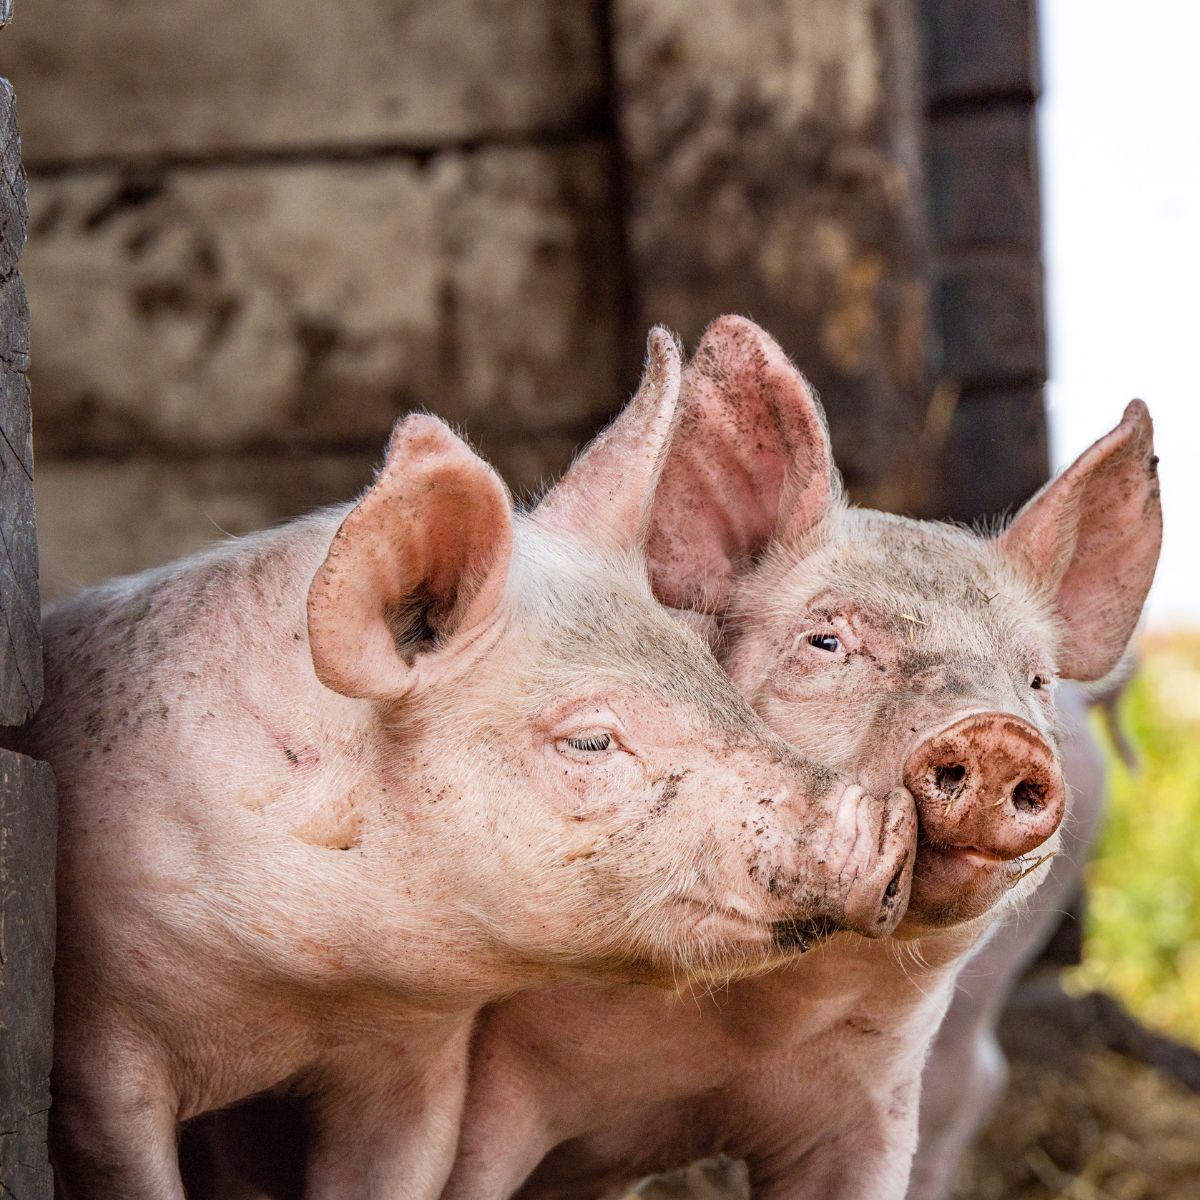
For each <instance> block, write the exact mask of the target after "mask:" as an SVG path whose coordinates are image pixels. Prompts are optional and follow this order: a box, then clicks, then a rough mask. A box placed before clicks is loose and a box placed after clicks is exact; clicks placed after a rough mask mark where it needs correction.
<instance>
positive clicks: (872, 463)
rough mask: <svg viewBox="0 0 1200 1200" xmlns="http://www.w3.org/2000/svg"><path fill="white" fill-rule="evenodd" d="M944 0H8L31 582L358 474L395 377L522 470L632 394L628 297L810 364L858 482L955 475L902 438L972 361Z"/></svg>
mask: <svg viewBox="0 0 1200 1200" xmlns="http://www.w3.org/2000/svg"><path fill="white" fill-rule="evenodd" d="M932 2H933V0H791V2H790V3H773V4H761V3H757V2H756V0H692V2H689V3H684V2H683V0H578V2H573V3H566V4H565V3H560V2H558V0H488V2H485V0H407V2H404V3H401V2H400V0H354V2H353V3H350V4H344V5H336V6H335V5H328V4H325V3H318V2H317V0H288V2H287V3H284V2H283V0H264V2H262V3H258V4H254V5H246V4H240V3H235V2H234V0H188V3H186V4H176V5H166V4H163V3H161V0H58V2H57V3H55V4H54V5H47V6H43V7H40V8H38V9H36V10H34V11H32V12H31V13H29V14H27V15H26V18H25V19H24V20H23V21H22V22H20V23H19V24H18V26H17V27H15V28H14V29H13V30H12V31H11V33H10V34H9V35H7V36H8V39H9V40H8V42H7V44H6V45H4V44H0V62H2V64H3V66H4V68H5V69H6V70H8V71H9V72H10V73H11V75H12V77H13V78H14V80H15V81H16V83H17V86H18V87H19V88H20V90H21V94H22V101H23V111H24V126H25V137H26V162H27V165H28V167H29V171H30V176H31V181H32V185H31V231H32V234H31V239H30V246H29V250H28V252H27V256H26V264H25V273H26V278H27V281H28V287H29V294H30V301H31V305H32V308H33V315H34V330H35V353H34V357H33V366H32V377H33V380H34V387H35V395H36V397H37V408H36V419H37V444H38V453H39V464H40V470H39V481H38V489H39V501H40V505H41V522H42V579H43V587H44V590H45V592H46V593H47V594H49V595H54V594H57V593H60V592H61V591H63V590H65V589H67V588H69V587H71V586H73V585H75V584H78V583H87V582H91V581H93V580H96V579H99V578H102V577H104V576H107V575H109V574H112V573H114V572H119V571H128V570H133V569H137V568H139V567H142V566H145V565H148V564H151V563H155V562H159V561H162V560H163V559H166V558H168V557H171V556H173V555H175V554H178V553H182V552H184V551H187V550H189V549H192V548H194V547H197V546H200V545H203V544H205V543H206V542H208V541H211V540H212V539H213V538H215V537H220V536H221V532H222V531H227V532H230V533H240V532H243V531H246V530H249V529H253V528H257V527H260V526H262V525H265V524H268V523H271V522H273V521H276V520H279V519H281V518H284V517H287V516H290V515H292V514H293V513H296V512H299V511H302V510H303V509H305V508H308V507H311V506H313V505H316V504H321V503H324V502H327V501H329V500H332V499H335V498H342V497H346V496H348V495H350V494H353V492H354V491H355V490H356V489H357V488H358V487H359V486H361V485H362V484H363V483H364V482H365V481H366V479H367V478H368V477H369V471H370V468H371V465H372V464H373V463H374V461H375V460H376V457H377V455H378V453H379V451H380V448H381V447H382V445H383V442H384V439H385V437H386V434H387V430H388V428H389V426H390V424H391V422H392V420H393V419H394V418H395V417H396V416H397V415H399V414H400V413H402V412H403V411H405V410H407V409H409V408H412V407H419V408H428V409H432V410H433V411H436V412H439V413H442V414H443V415H445V416H447V417H449V418H451V419H452V420H455V421H458V422H461V423H462V424H463V425H464V426H465V428H466V430H467V431H468V433H469V434H470V435H471V436H472V437H473V439H474V440H475V441H476V443H477V444H478V445H480V447H481V448H482V450H483V451H484V453H486V454H487V455H489V456H490V457H491V458H492V459H493V460H494V461H495V462H496V463H497V464H498V465H499V467H500V468H501V470H502V471H503V472H504V473H505V475H506V476H507V477H508V479H509V480H510V482H511V483H512V484H513V485H514V487H515V488H517V489H519V490H524V489H528V488H532V487H535V486H536V485H537V483H538V481H539V480H540V479H542V478H544V477H545V476H547V475H550V474H553V473H555V472H556V471H558V470H559V469H561V468H562V466H563V465H565V463H566V462H567V461H568V460H569V456H570V453H571V450H572V448H573V447H574V446H575V445H576V444H577V443H578V442H579V441H580V440H582V439H583V438H585V437H586V436H587V435H588V434H589V433H590V432H592V431H593V430H594V429H595V428H596V427H597V426H598V425H599V424H601V423H602V422H603V421H604V420H605V419H606V418H607V417H608V416H609V415H610V414H611V413H612V412H613V411H615V409H616V408H617V407H618V406H619V404H620V403H621V401H622V400H623V399H624V398H625V397H626V396H627V395H628V394H629V391H630V389H631V388H632V386H633V385H634V383H635V380H636V373H637V367H638V364H639V362H640V357H641V349H642V339H643V338H644V335H645V330H646V328H647V327H648V326H649V325H650V324H651V323H653V322H655V321H663V322H666V323H667V324H669V325H671V326H672V327H674V328H675V329H677V330H678V331H679V332H680V333H681V334H682V335H683V337H684V339H685V341H686V342H688V343H689V344H692V343H694V341H695V339H696V337H697V336H698V334H699V332H700V331H701V329H702V328H703V326H704V324H705V323H706V322H707V321H708V320H710V319H711V318H712V317H714V316H716V315H718V314H719V313H720V312H723V311H731V310H732V311H741V312H745V313H748V314H749V315H751V316H753V317H755V318H756V319H758V320H759V321H761V322H762V323H763V324H764V325H765V326H766V327H767V328H769V329H770V330H771V331H772V332H773V333H774V334H775V335H776V336H777V337H778V338H779V339H780V340H781V341H782V343H783V344H784V346H785V348H786V349H787V350H788V351H789V352H790V353H791V354H792V355H793V356H794V357H795V359H796V361H797V362H798V363H799V364H800V366H801V367H802V368H803V369H804V371H805V372H806V373H807V374H808V375H809V376H810V377H811V378H812V380H813V381H814V383H815V384H816V385H817V387H818V389H819V391H820V392H821V394H822V396H823V398H824V400H825V402H826V405H827V407H828V409H829V413H830V418H831V423H832V427H833V434H834V440H835V448H836V451H837V454H838V457H839V461H840V463H841V464H842V466H843V469H844V470H845V472H846V475H847V478H848V481H849V483H850V486H851V491H852V494H853V495H855V496H856V497H857V498H859V499H862V500H865V501H869V502H872V503H876V504H880V505H882V506H884V507H889V508H894V509H901V510H909V511H937V510H939V508H940V509H943V510H944V509H946V508H947V507H948V506H950V504H951V501H952V497H948V496H947V494H946V492H947V487H948V485H945V484H944V481H943V484H942V485H941V491H940V492H939V491H936V490H932V491H931V487H930V481H931V475H930V472H929V471H928V469H927V464H928V461H929V457H930V449H931V447H932V448H935V449H936V448H940V447H941V446H943V445H944V444H950V445H953V444H954V439H955V438H959V439H960V440H961V438H962V436H963V435H962V427H963V416H962V413H961V412H960V411H959V409H958V407H957V399H958V398H959V395H960V393H961V391H962V389H961V388H960V387H959V384H958V383H957V382H955V380H952V381H951V382H952V384H953V386H952V387H951V388H950V389H949V390H948V389H947V388H945V387H943V388H942V389H941V390H938V389H936V388H935V387H934V386H933V382H934V377H935V376H937V377H940V374H939V372H940V373H941V374H944V373H945V372H941V371H940V368H941V365H942V364H941V363H940V362H939V361H938V360H937V359H936V356H934V357H931V347H932V348H934V349H936V347H937V346H939V345H941V342H940V341H939V340H938V339H939V337H940V333H939V328H938V320H939V319H940V318H939V314H941V316H946V314H949V317H948V318H947V319H949V320H953V318H954V314H955V313H956V312H957V308H958V305H959V304H960V301H961V300H962V298H963V297H966V300H967V301H968V302H973V301H972V297H973V296H976V294H977V293H978V294H979V295H982V296H983V297H984V298H985V299H986V294H987V293H986V288H987V282H986V281H985V282H984V285H983V291H982V292H980V290H979V286H978V285H977V284H976V283H975V282H973V281H972V279H966V280H965V281H964V280H963V279H960V278H959V277H957V276H954V277H952V276H949V275H947V276H945V277H942V276H936V277H935V275H934V274H933V271H932V266H931V264H932V262H933V256H934V254H935V253H940V249H939V246H938V245H937V244H936V239H935V237H934V235H933V233H932V231H931V222H930V219H929V213H930V206H929V204H928V203H927V200H928V182H929V181H928V171H927V156H926V151H927V142H928V139H927V134H928V128H927V119H926V95H925V92H924V90H923V88H924V85H923V82H922V75H921V48H920V47H921V30H922V28H923V27H924V26H923V19H924V14H925V10H926V9H927V8H928V7H929V5H930V4H931V3H932ZM993 2H994V3H1001V0H993ZM925 24H926V25H927V21H926V22H925ZM947 139H948V140H951V141H952V140H953V131H952V130H950V129H949V128H948V129H947V131H946V133H945V138H944V139H943V141H944V140H947ZM937 152H938V153H939V154H941V155H942V156H943V157H944V156H945V153H946V150H945V147H944V146H943V145H942V144H941V143H940V142H939V143H938V147H937ZM939 161H940V160H939ZM956 287H957V288H959V291H958V292H955V291H954V289H955V288H956ZM972 287H975V288H976V291H975V292H972V291H971V290H970V289H971V288H972ZM964 289H965V290H964ZM931 364H932V365H933V367H934V371H933V372H932V373H931ZM950 371H951V373H953V372H956V371H957V366H956V365H955V364H954V363H950ZM955 379H957V376H955ZM1005 383H1006V385H1007V384H1009V383H1012V380H1007V381H1005ZM975 386H976V385H975V384H974V383H972V384H970V387H975ZM989 386H991V385H990V384H989ZM951 391H953V393H954V397H955V404H954V405H953V406H951V408H950V409H947V407H946V403H945V400H946V396H947V395H948V394H949V393H950V392H951ZM931 401H932V402H933V407H932V409H931ZM1010 403H1012V402H1010ZM1015 403H1016V404H1017V406H1018V407H1020V406H1021V405H1022V404H1025V405H1026V407H1028V404H1029V403H1031V401H1029V400H1028V397H1027V396H1025V395H1024V394H1022V397H1020V398H1018V399H1017V400H1016V401H1015ZM1036 403H1037V404H1040V398H1039V399H1038V400H1037V401H1036ZM1003 405H1004V401H1000V402H999V403H998V404H996V405H990V406H988V407H987V408H986V409H984V408H982V407H980V408H979V411H980V412H986V413H988V414H993V415H996V416H999V417H1000V418H1001V419H1003V413H1004V412H1005V411H1007V410H1005V409H1004V406H1003ZM939 406H940V407H939ZM1021 411H1022V412H1024V411H1026V410H1025V409H1021ZM947 413H948V415H947ZM1035 415H1036V414H1035ZM1043 469H1044V468H1043ZM973 477H974V476H973V473H972V472H966V473H965V474H964V478H965V479H966V480H967V481H968V482H969V481H970V480H971V479H972V478H973Z"/></svg>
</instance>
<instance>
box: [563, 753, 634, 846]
mask: <svg viewBox="0 0 1200 1200" xmlns="http://www.w3.org/2000/svg"><path fill="white" fill-rule="evenodd" d="M547 760H548V761H547V764H546V774H547V775H548V777H549V780H548V782H549V791H550V794H551V797H552V804H553V806H554V808H555V809H556V811H557V812H558V813H559V814H561V816H562V817H563V818H565V819H566V820H567V821H568V822H569V823H570V824H572V825H574V824H583V823H588V824H592V825H600V826H602V827H604V828H605V829H606V830H610V831H611V830H612V829H614V828H616V827H617V826H619V824H620V822H621V818H622V816H623V815H624V814H625V813H626V812H628V811H629V810H630V809H631V808H634V807H636V806H637V804H638V802H639V801H640V800H641V799H642V795H641V793H642V792H643V791H644V790H645V778H644V774H643V773H642V772H641V771H640V770H639V769H638V765H637V763H636V761H634V760H632V759H631V757H630V756H629V755H627V754H618V755H613V756H612V757H610V758H607V759H605V760H603V761H600V762H596V763H588V762H577V761H574V760H572V759H569V758H567V757H566V756H564V755H562V754H560V753H558V752H557V751H556V750H554V749H553V747H550V748H548V750H547Z"/></svg>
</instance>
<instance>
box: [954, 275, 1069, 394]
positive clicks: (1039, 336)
mask: <svg viewBox="0 0 1200 1200" xmlns="http://www.w3.org/2000/svg"><path fill="white" fill-rule="evenodd" d="M933 309H934V314H935V321H936V323H937V324H936V328H937V331H938V339H939V343H940V354H939V362H938V366H939V369H940V373H941V375H943V376H946V377H949V378H951V379H954V380H956V381H957V382H958V383H959V384H960V385H963V386H967V387H971V386H975V385H983V384H996V383H1011V382H1014V381H1017V380H1034V381H1037V382H1038V383H1040V382H1041V381H1042V380H1044V379H1045V378H1046V333H1045V320H1044V315H1043V311H1042V266H1041V263H1040V262H1039V261H1038V259H1037V258H1036V257H1033V256H1031V255H1023V254H974V255H966V254H963V255H953V256H951V257H950V258H949V260H948V261H944V262H943V263H941V264H940V267H939V270H938V276H937V279H936V282H935V286H934V302H933Z"/></svg>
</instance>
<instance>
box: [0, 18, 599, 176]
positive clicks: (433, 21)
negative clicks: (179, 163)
mask: <svg viewBox="0 0 1200 1200" xmlns="http://www.w3.org/2000/svg"><path fill="white" fill-rule="evenodd" d="M31 17H32V18H33V19H30V20H27V21H18V22H17V24H16V25H14V26H13V28H12V30H11V31H10V33H8V34H6V35H5V43H6V44H5V45H4V46H3V47H0V53H2V54H3V60H2V61H3V65H4V68H5V70H6V71H7V73H8V74H9V75H10V76H11V78H12V79H13V81H14V83H15V84H16V86H17V89H18V91H19V92H20V94H21V102H22V105H23V108H24V110H25V114H26V117H25V124H26V128H25V138H26V159H27V161H28V162H30V163H35V162H43V161H45V160H48V159H50V160H55V161H58V162H62V161H71V160H77V159H79V158H88V157H93V156H116V157H121V156H125V157H128V156H158V155H163V154H176V155H178V154H184V155H186V154H200V155H212V154H217V155H220V154H231V153H239V152H241V153H244V152H246V151H261V150H285V149H289V148H290V149H297V148H319V147H328V146H335V147H340V148H342V149H345V148H347V147H350V146H354V145H360V146H361V145H374V144H378V143H389V144H391V143H400V144H404V145H407V146H410V147H437V146H439V145H442V144H445V143H447V142H462V141H469V140H479V139H485V140H486V139H497V138H500V139H505V138H507V139H513V138H528V137H530V136H533V135H540V134H544V133H546V132H547V131H555V132H558V131H562V130H564V129H570V128H572V127H575V126H578V125H581V124H589V123H592V122H594V121H595V120H596V118H597V113H598V109H599V108H600V105H601V99H602V79H603V55H602V51H601V45H600V34H599V21H598V18H597V3H596V2H595V0H570V2H569V3H564V2H563V0H403V2H397V0H354V2H353V3H350V4H336V3H330V2H329V0H255V2H254V3H246V2H245V0H188V2H187V3H186V4H170V3H163V0H54V3H48V4H43V5H40V6H39V7H38V11H37V12H36V13H34V14H31Z"/></svg>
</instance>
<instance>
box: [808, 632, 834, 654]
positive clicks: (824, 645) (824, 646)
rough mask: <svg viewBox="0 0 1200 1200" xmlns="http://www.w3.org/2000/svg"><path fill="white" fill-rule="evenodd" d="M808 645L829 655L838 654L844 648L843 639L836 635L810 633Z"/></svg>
mask: <svg viewBox="0 0 1200 1200" xmlns="http://www.w3.org/2000/svg"><path fill="white" fill-rule="evenodd" d="M808 644H809V645H810V646H815V647H816V648H817V649H818V650H824V651H826V652H827V653H829V654H836V653H837V652H838V651H839V650H840V649H841V648H842V639H841V638H839V637H838V636H837V634H836V633H810V634H809V635H808Z"/></svg>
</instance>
